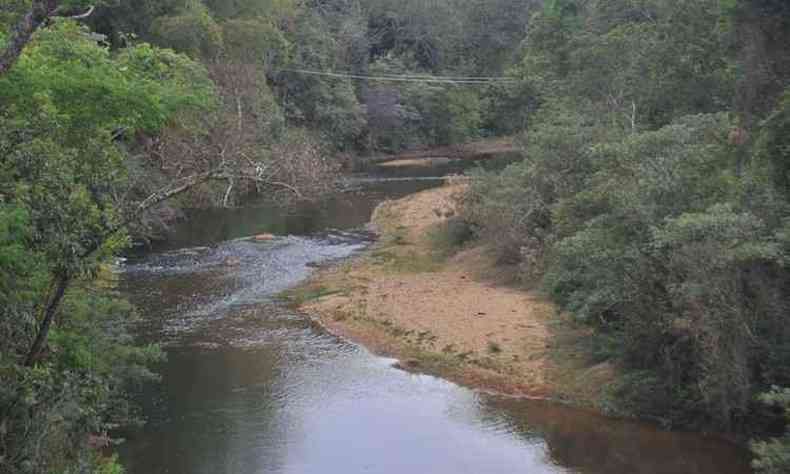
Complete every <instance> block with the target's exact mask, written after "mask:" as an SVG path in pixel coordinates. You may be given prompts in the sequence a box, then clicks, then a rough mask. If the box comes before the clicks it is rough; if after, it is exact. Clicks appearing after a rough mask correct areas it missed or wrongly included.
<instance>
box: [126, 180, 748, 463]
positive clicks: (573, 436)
mask: <svg viewBox="0 0 790 474" xmlns="http://www.w3.org/2000/svg"><path fill="white" fill-rule="evenodd" d="M442 171H457V170H455V169H452V168H450V169H445V170H442ZM431 172H433V173H436V172H437V171H436V170H425V169H421V170H392V171H389V172H388V173H387V175H383V176H382V175H379V174H373V175H371V174H369V175H364V176H361V177H357V178H356V179H353V180H351V181H350V183H351V185H352V187H354V188H355V189H356V190H355V191H354V192H350V193H345V194H344V195H342V196H340V197H339V198H337V199H334V200H331V201H329V202H326V203H324V205H323V206H312V207H310V206H305V207H302V208H300V209H296V210H293V209H292V210H290V211H288V212H286V211H283V210H281V209H277V208H274V207H271V206H266V205H256V204H254V203H253V204H251V205H249V206H247V207H244V208H241V209H234V210H223V211H211V212H196V213H193V215H192V216H191V219H190V220H189V221H188V222H186V223H184V224H182V225H180V226H178V228H177V229H176V230H175V233H174V235H173V237H172V238H171V239H170V240H169V241H168V242H167V243H165V244H160V245H159V246H158V247H155V248H153V249H149V250H148V251H146V252H142V253H138V254H137V255H136V256H135V257H130V259H129V260H128V261H127V262H126V263H125V264H124V266H123V269H122V273H123V279H122V281H123V283H122V288H123V291H124V292H125V294H126V295H127V296H128V297H129V298H130V299H131V300H132V302H133V303H135V304H136V305H137V306H138V307H139V308H140V311H141V313H142V314H143V317H144V321H143V323H142V324H141V325H140V326H139V328H138V333H139V338H140V339H141V340H144V341H157V342H160V343H162V345H163V347H164V348H165V350H166V352H167V356H168V358H167V361H166V362H164V363H163V364H162V365H161V366H160V367H159V369H158V370H159V373H160V374H161V377H162V380H161V382H160V383H158V384H152V385H150V386H147V387H145V388H143V389H142V390H141V392H140V393H139V395H138V398H139V401H140V403H141V405H142V406H143V411H144V415H145V416H146V417H147V418H148V420H149V422H148V424H147V425H146V426H145V427H144V428H143V429H141V430H139V431H135V432H131V433H124V435H125V436H126V437H127V442H126V443H124V444H123V445H121V446H120V448H119V452H120V455H121V460H122V461H123V463H124V464H125V465H126V466H127V468H128V472H129V473H131V474H157V473H171V474H182V473H183V474H204V473H205V474H224V473H228V474H230V473H251V474H252V473H256V474H257V473H273V474H275V473H276V474H312V473H316V474H318V473H321V474H353V473H381V474H390V473H391V474H406V473H415V474H423V473H424V474H458V473H471V474H487V473H492V474H494V473H503V474H504V473H507V474H515V473H536V474H537V473H579V474H599V473H600V474H636V473H639V474H682V473H688V474H744V473H748V472H750V469H749V467H748V454H747V453H746V452H745V451H744V450H743V449H741V448H739V447H736V446H733V445H730V444H728V443H726V442H723V441H720V440H717V439H712V438H706V437H704V436H701V435H695V434H683V433H669V432H665V431H661V430H659V429H656V428H654V427H652V426H650V425H647V424H642V423H635V422H630V421H622V420H613V419H608V418H605V417H602V416H598V415H596V414H592V413H589V412H587V411H582V410H575V409H572V408H568V407H564V406H561V405H557V404H552V403H547V402H538V401H526V400H514V399H508V398H504V397H498V396H491V395H485V394H480V393H477V392H475V391H472V390H469V389H467V388H463V387H459V386H457V385H455V384H452V383H450V382H447V381H444V380H442V379H439V378H435V377H432V376H427V375H420V374H412V373H407V372H404V371H401V370H398V369H396V368H393V367H392V365H393V363H394V362H395V361H393V360H391V359H386V358H382V357H377V356H375V355H373V354H371V353H370V352H368V351H367V350H365V349H364V348H362V347H360V346H358V345H355V344H352V343H349V342H347V341H344V340H342V339H338V338H336V337H334V336H331V335H329V334H327V333H326V332H325V331H323V330H322V329H321V328H320V327H317V326H316V325H315V324H313V323H311V321H310V319H309V317H308V316H307V315H303V314H299V313H297V312H294V311H293V310H291V309H288V307H287V305H285V304H283V302H281V301H278V300H277V298H276V296H275V295H276V294H277V293H279V292H280V291H282V290H284V289H287V288H289V287H291V286H293V285H295V284H297V283H299V282H300V281H302V280H303V279H304V278H306V277H307V276H309V274H310V272H311V271H312V268H313V267H314V266H315V265H316V264H323V263H328V262H331V261H333V260H337V259H342V258H346V257H348V256H350V255H353V254H354V253H355V252H358V251H360V250H362V249H364V248H365V247H366V246H368V245H369V244H370V242H371V236H370V235H369V234H368V233H367V232H365V231H364V230H362V229H363V225H364V224H365V223H366V222H367V221H368V220H369V218H370V214H371V212H372V210H373V208H374V207H375V205H376V204H377V203H378V202H380V201H381V200H382V199H385V198H397V197H400V196H403V195H406V194H409V193H411V192H415V191H418V190H420V189H426V188H428V187H431V186H435V185H436V184H438V181H436V180H431V179H404V178H412V177H417V178H425V177H427V176H425V173H431ZM421 174H422V176H421ZM382 178H384V179H383V180H382ZM261 232H272V233H275V234H277V235H278V237H277V239H275V240H274V241H272V242H256V241H253V240H247V239H242V237H245V236H250V235H254V234H257V233H261Z"/></svg>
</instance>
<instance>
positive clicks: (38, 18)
mask: <svg viewBox="0 0 790 474" xmlns="http://www.w3.org/2000/svg"><path fill="white" fill-rule="evenodd" d="M58 3H59V0H34V1H33V6H32V8H31V9H30V11H29V12H27V13H26V14H25V16H23V17H22V19H21V20H19V22H18V23H17V24H16V26H15V27H14V29H13V31H12V32H11V37H10V38H9V39H8V44H7V45H6V47H5V49H4V50H3V51H2V52H0V77H2V76H3V75H5V74H6V73H7V72H8V71H10V70H11V68H12V67H13V66H14V64H16V61H17V60H18V59H19V56H21V55H22V51H24V49H25V46H27V44H28V43H29V42H30V39H31V38H32V37H33V33H35V32H36V30H37V29H38V28H39V27H40V26H41V24H42V23H44V22H45V21H46V20H47V18H49V17H50V16H51V15H52V14H53V13H54V12H55V10H57V8H58Z"/></svg>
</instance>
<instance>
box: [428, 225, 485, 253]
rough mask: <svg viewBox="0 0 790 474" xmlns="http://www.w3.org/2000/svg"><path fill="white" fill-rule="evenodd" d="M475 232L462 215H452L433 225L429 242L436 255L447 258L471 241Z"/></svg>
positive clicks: (429, 231) (429, 234)
mask: <svg viewBox="0 0 790 474" xmlns="http://www.w3.org/2000/svg"><path fill="white" fill-rule="evenodd" d="M473 238H474V233H473V232H472V228H471V227H470V226H469V224H468V223H467V222H466V221H465V220H463V219H462V218H460V217H451V218H449V219H447V220H444V221H442V222H438V223H436V224H434V225H433V226H431V228H430V229H429V230H428V242H429V243H430V246H431V250H432V252H433V253H434V254H435V255H436V257H440V258H447V257H450V256H452V255H453V254H455V253H457V252H458V251H459V250H461V249H462V248H463V247H464V245H466V244H467V243H468V242H471V241H472V239H473Z"/></svg>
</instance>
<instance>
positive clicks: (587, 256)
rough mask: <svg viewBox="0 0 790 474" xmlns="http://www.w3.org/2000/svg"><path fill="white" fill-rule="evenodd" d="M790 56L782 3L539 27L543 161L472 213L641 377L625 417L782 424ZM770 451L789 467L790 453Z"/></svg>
mask: <svg viewBox="0 0 790 474" xmlns="http://www.w3.org/2000/svg"><path fill="white" fill-rule="evenodd" d="M787 44H790V9H788V4H787V3H786V2H780V1H767V0H766V1H762V0H743V1H737V2H736V1H729V2H727V1H697V2H679V1H663V0H647V1H639V2H620V1H597V2H571V1H560V0H558V1H551V2H549V1H547V2H545V5H544V8H543V10H542V11H541V12H539V13H538V14H536V16H534V17H533V18H532V20H531V23H530V27H529V33H528V36H527V38H526V40H525V42H524V45H525V49H524V54H523V57H522V60H521V62H520V63H519V64H517V65H515V66H514V67H513V70H512V71H513V73H514V74H518V75H520V76H521V77H524V78H525V81H526V82H527V83H529V84H531V87H530V90H533V91H534V92H535V95H534V103H535V104H537V105H536V107H535V109H534V111H533V112H532V113H531V114H530V115H529V121H528V122H529V123H528V127H527V129H526V130H525V131H524V133H523V135H522V137H521V144H522V148H523V150H524V157H525V158H524V160H523V161H521V162H519V163H517V164H514V165H511V166H509V167H508V168H507V169H505V170H504V171H502V172H501V173H480V174H478V175H477V179H475V180H474V181H473V184H472V186H471V188H470V191H469V192H468V193H467V195H466V196H465V197H464V198H463V204H462V206H463V209H462V211H461V215H462V216H463V217H464V218H465V219H466V220H467V222H469V223H471V224H472V225H473V226H474V228H475V230H476V232H477V234H478V236H479V237H480V238H481V239H483V240H484V241H486V242H488V243H489V244H491V245H492V246H493V247H494V248H495V249H496V254H497V256H498V257H499V259H500V260H501V261H503V262H514V263H518V264H519V265H520V266H521V268H522V272H521V276H522V278H523V279H524V280H528V281H534V280H535V279H538V280H540V281H542V285H543V287H544V288H545V290H546V291H547V293H548V294H549V295H551V297H552V299H553V300H554V301H555V302H557V303H558V304H559V305H560V307H561V308H562V309H563V310H567V311H568V312H569V313H570V314H572V316H573V317H574V318H575V319H576V320H578V321H581V322H584V323H585V324H588V325H589V326H590V327H592V328H594V329H595V333H594V336H593V337H594V340H595V343H596V345H597V346H598V352H599V353H600V354H602V355H605V357H606V358H607V359H609V360H611V361H615V362H616V363H617V364H618V365H619V366H620V367H621V368H622V370H623V373H624V376H623V378H622V379H621V380H620V381H619V382H617V383H616V384H614V385H613V386H611V388H610V393H609V403H610V405H609V406H610V407H611V410H612V411H613V412H615V413H619V414H626V415H636V416H641V417H646V418H651V419H655V420H659V421H661V422H662V423H664V424H666V425H668V426H675V427H686V428H697V429H711V428H712V429H717V430H723V431H729V432H736V433H741V434H744V433H745V434H748V433H753V432H755V431H756V432H758V433H761V434H765V430H766V428H768V427H771V426H776V424H777V423H778V425H779V426H781V420H780V417H781V416H782V415H783V413H782V411H781V410H778V411H774V410H771V409H767V408H766V405H765V404H764V403H762V402H764V401H770V402H771V404H772V405H774V406H779V405H781V404H782V401H783V400H784V399H785V398H786V397H784V396H783V393H784V392H781V391H777V390H779V389H778V388H776V387H779V386H785V387H786V386H788V385H790V373H788V372H787V371H786V370H785V369H786V367H788V366H790V365H789V364H790V352H788V348H790V345H789V344H790V333H788V326H787V308H788V302H789V301H790V299H788V298H790V295H789V294H788V292H787V291H788V286H787V282H788V273H787V260H786V258H787V253H786V252H787V245H788V242H787V222H788V221H787V219H788V214H787V209H788V187H787V179H786V175H787V158H788V146H787V137H788V136H789V135H788V133H789V132H790V128H788V125H789V124H790V122H788V120H787V117H788V111H789V110H790V109H788V107H790V89H787V87H788V84H790V54H788V51H787V48H786V46H787ZM761 394H766V395H761ZM768 431H770V429H769V430H768ZM756 452H757V453H758V455H759V459H758V461H757V462H756V465H757V466H758V467H760V469H762V470H763V471H765V472H784V471H785V470H786V469H787V468H788V463H787V452H788V447H787V446H785V447H780V444H779V443H778V442H777V443H770V444H763V443H761V444H757V445H756Z"/></svg>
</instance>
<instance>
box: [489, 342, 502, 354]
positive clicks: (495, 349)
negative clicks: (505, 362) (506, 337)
mask: <svg viewBox="0 0 790 474" xmlns="http://www.w3.org/2000/svg"><path fill="white" fill-rule="evenodd" d="M486 348H487V349H488V352H490V353H491V354H499V353H500V352H502V346H500V345H499V344H497V343H496V342H494V341H488V344H487V345H486Z"/></svg>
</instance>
